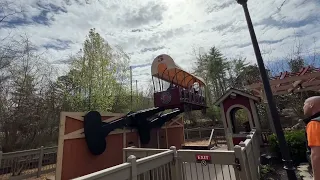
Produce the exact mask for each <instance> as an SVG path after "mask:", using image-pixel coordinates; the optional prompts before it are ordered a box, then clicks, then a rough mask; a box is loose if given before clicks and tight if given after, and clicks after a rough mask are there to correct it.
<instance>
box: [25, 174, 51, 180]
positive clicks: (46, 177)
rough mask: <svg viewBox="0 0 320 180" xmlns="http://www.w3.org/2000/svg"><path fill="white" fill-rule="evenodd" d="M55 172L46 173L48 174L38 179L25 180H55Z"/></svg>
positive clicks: (29, 179)
mask: <svg viewBox="0 0 320 180" xmlns="http://www.w3.org/2000/svg"><path fill="white" fill-rule="evenodd" d="M54 177H55V172H51V173H48V174H41V176H40V177H38V178H37V177H31V178H28V179H27V180H54V179H55V178H54Z"/></svg>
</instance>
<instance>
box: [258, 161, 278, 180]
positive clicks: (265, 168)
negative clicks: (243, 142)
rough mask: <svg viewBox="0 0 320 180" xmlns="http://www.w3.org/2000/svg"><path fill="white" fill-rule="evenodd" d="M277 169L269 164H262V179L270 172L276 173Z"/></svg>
mask: <svg viewBox="0 0 320 180" xmlns="http://www.w3.org/2000/svg"><path fill="white" fill-rule="evenodd" d="M275 172H276V170H275V169H274V168H273V167H272V166H270V165H269V164H267V165H261V166H260V179H261V180H263V179H266V177H267V176H268V175H269V174H270V173H275Z"/></svg>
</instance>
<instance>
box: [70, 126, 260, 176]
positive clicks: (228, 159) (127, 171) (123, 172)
mask: <svg viewBox="0 0 320 180" xmlns="http://www.w3.org/2000/svg"><path fill="white" fill-rule="evenodd" d="M259 138H260V137H258V136H257V133H256V132H255V130H253V131H252V132H251V133H250V135H248V136H247V139H246V140H245V141H244V142H241V143H240V144H239V145H236V146H235V147H234V150H232V151H221V150H220V151H219V150H176V148H175V147H171V148H170V149H143V148H125V149H124V160H125V162H124V163H123V164H120V165H118V166H114V167H110V168H107V169H104V170H101V171H98V172H95V173H92V174H88V175H86V176H82V177H79V178H76V179H75V180H84V179H86V180H93V179H94V180H96V179H116V180H127V179H128V180H189V179H190V180H191V179H192V180H193V179H203V180H207V179H208V180H209V179H215V180H219V179H224V180H257V179H259V176H260V171H259V165H260V158H259V157H260V139H259ZM199 156H201V157H206V158H205V159H207V160H210V161H200V162H199V161H198V159H197V158H196V157H199ZM209 157H210V158H209Z"/></svg>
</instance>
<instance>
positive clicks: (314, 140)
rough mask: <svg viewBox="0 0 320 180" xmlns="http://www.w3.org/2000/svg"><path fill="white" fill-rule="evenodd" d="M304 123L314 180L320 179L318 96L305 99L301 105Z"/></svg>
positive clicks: (319, 108)
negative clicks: (304, 116)
mask: <svg viewBox="0 0 320 180" xmlns="http://www.w3.org/2000/svg"><path fill="white" fill-rule="evenodd" d="M303 111H304V114H305V115H306V116H307V117H308V118H306V119H304V122H305V123H306V135H307V145H308V147H309V148H310V150H311V155H310V160H311V165H312V170H313V177H314V180H320V96H313V97H310V98H308V99H306V100H305V102H304V106H303Z"/></svg>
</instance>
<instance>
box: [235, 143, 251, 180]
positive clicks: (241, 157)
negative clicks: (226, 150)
mask: <svg viewBox="0 0 320 180" xmlns="http://www.w3.org/2000/svg"><path fill="white" fill-rule="evenodd" d="M233 149H234V154H235V156H236V160H238V163H239V164H238V165H234V167H233V168H234V170H235V175H236V176H237V175H238V174H239V176H240V179H246V180H251V176H250V172H249V169H248V166H247V165H246V163H245V153H244V148H242V147H241V146H239V145H235V146H234V148H233ZM238 168H240V170H239V169H238ZM236 178H237V180H238V179H239V177H236Z"/></svg>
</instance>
